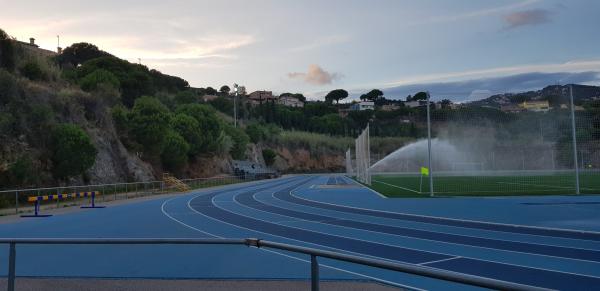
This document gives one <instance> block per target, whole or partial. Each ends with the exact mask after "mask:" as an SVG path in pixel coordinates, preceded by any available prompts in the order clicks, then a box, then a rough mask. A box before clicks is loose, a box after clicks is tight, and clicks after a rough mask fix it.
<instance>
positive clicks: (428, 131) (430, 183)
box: [426, 91, 433, 197]
mask: <svg viewBox="0 0 600 291" xmlns="http://www.w3.org/2000/svg"><path fill="white" fill-rule="evenodd" d="M426 93H427V152H428V154H429V155H428V158H427V167H429V196H431V197H433V169H432V168H431V114H430V113H429V111H431V109H430V107H431V103H430V101H429V100H430V99H431V98H430V97H429V91H427V92H426Z"/></svg>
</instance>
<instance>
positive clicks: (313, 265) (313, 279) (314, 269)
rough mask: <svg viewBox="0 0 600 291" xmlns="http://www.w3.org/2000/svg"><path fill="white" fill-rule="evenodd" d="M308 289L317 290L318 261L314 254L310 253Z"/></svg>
mask: <svg viewBox="0 0 600 291" xmlns="http://www.w3.org/2000/svg"><path fill="white" fill-rule="evenodd" d="M310 290H311V291H319V262H318V261H317V256H315V255H310Z"/></svg>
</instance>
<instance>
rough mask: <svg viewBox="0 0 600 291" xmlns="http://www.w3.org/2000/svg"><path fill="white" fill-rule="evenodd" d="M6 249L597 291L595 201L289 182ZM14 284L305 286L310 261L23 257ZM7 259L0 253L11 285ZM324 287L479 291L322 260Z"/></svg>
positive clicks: (124, 208) (34, 230)
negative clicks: (315, 267)
mask: <svg viewBox="0 0 600 291" xmlns="http://www.w3.org/2000/svg"><path fill="white" fill-rule="evenodd" d="M0 236H1V237H84V238H85V237H226V238H244V237H258V238H262V239H268V240H272V241H280V242H285V243H292V244H297V245H304V246H309V247H315V248H321V249H328V250H336V251H340V252H344V253H350V254H357V255H362V256H367V257H372V258H378V259H383V260H388V261H396V262H404V263H411V264H418V265H421V266H427V267H431V268H438V269H444V270H450V271H454V272H460V273H464V274H471V275H478V276H484V277H489V278H494V279H500V280H505V281H511V282H517V283H522V284H527V285H532V286H540V287H546V288H551V289H559V290H593V289H598V288H599V287H598V286H600V197H597V196H548V197H502V198H501V197H498V198H472V197H471V198H438V199H387V198H383V197H381V196H380V195H378V194H377V193H374V192H372V191H371V190H369V189H367V188H364V187H362V186H360V185H359V184H356V183H354V182H353V181H352V180H351V179H349V178H347V177H344V176H341V175H307V176H302V175H300V176H291V177H285V178H280V179H275V180H269V181H260V182H253V183H247V184H239V185H230V186H226V187H223V188H219V189H212V190H211V189H208V190H202V191H195V192H193V193H189V194H185V195H178V196H170V197H160V198H155V199H152V200H147V201H140V202H135V203H127V204H123V205H116V206H110V207H107V208H104V209H90V210H82V211H75V212H71V213H68V214H62V215H55V216H52V217H49V218H37V219H25V218H23V219H19V220H17V221H16V222H9V223H3V224H0ZM17 256H18V259H17V274H18V275H19V276H69V277H110V278H113V277H127V278H211V279H214V278H231V279H306V278H308V276H309V263H308V262H309V261H308V260H309V258H308V257H307V256H305V255H300V254H293V253H288V252H282V251H273V250H265V249H254V248H246V247H240V246H200V247H198V246H146V245H144V246H59V245H56V246H55V245H52V246H39V245H35V246H19V247H18V249H17ZM6 261H7V247H6V246H0V272H2V274H6V272H7V270H6V263H3V262H6ZM320 262H321V264H322V265H321V268H322V274H321V276H322V278H324V279H336V280H377V281H380V282H384V283H386V284H390V285H395V286H399V287H404V288H408V289H415V290H422V289H424V290H456V289H460V290H466V289H476V288H473V287H468V286H462V285H458V284H454V283H447V282H442V281H438V280H433V279H428V278H422V277H418V276H412V275H407V274H401V273H396V272H391V271H385V270H380V269H375V268H370V267H366V266H360V265H354V264H347V263H343V262H337V261H333V260H327V259H322V260H320Z"/></svg>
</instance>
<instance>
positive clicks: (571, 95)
mask: <svg viewBox="0 0 600 291" xmlns="http://www.w3.org/2000/svg"><path fill="white" fill-rule="evenodd" d="M569 98H570V99H571V139H572V142H573V161H574V162H575V194H579V163H578V161H577V134H576V132H575V106H574V105H573V85H570V86H569Z"/></svg>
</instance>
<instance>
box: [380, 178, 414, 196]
mask: <svg viewBox="0 0 600 291" xmlns="http://www.w3.org/2000/svg"><path fill="white" fill-rule="evenodd" d="M373 182H377V183H381V184H385V185H388V186H391V187H394V188H399V189H402V190H406V191H410V192H413V193H417V194H423V193H421V192H419V191H415V190H413V189H408V188H404V187H400V186H398V185H394V184H390V183H386V182H383V181H379V180H373Z"/></svg>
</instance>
